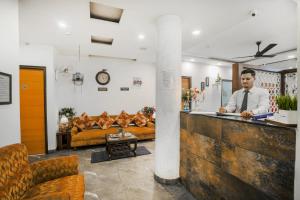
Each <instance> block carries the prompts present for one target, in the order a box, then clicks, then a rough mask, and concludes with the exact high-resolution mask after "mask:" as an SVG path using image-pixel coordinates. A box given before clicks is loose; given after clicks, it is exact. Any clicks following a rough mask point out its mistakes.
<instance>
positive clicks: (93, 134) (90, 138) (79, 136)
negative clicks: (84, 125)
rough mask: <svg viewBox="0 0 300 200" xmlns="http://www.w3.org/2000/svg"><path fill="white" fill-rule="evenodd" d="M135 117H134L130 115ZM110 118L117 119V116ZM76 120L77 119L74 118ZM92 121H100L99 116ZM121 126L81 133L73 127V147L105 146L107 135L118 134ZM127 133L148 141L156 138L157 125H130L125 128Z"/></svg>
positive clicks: (86, 130) (93, 117)
mask: <svg viewBox="0 0 300 200" xmlns="http://www.w3.org/2000/svg"><path fill="white" fill-rule="evenodd" d="M130 116H131V117H133V116H134V115H130ZM110 117H112V118H116V117H117V116H116V115H111V116H110ZM74 120H76V118H74ZM91 120H93V121H98V120H99V116H91ZM118 128H120V127H119V126H117V125H116V124H114V125H113V127H110V128H108V129H100V128H92V129H84V130H82V131H79V130H78V128H76V127H72V129H71V147H73V148H76V147H80V146H88V145H96V144H105V143H106V141H105V135H106V134H111V133H117V132H118ZM124 130H125V131H126V132H130V133H132V134H134V135H135V136H136V137H138V140H148V139H154V138H155V125H154V123H152V122H147V125H146V126H145V127H138V126H135V125H129V127H128V128H124Z"/></svg>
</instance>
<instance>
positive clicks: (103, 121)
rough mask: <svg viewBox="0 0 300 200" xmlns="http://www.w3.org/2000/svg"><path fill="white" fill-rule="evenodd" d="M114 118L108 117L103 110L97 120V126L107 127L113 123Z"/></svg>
mask: <svg viewBox="0 0 300 200" xmlns="http://www.w3.org/2000/svg"><path fill="white" fill-rule="evenodd" d="M114 121H115V120H114V119H113V118H110V117H109V116H108V114H107V112H103V113H102V114H101V115H100V117H99V120H98V122H97V124H98V126H99V128H102V129H108V128H110V127H111V125H112V124H113V123H114Z"/></svg>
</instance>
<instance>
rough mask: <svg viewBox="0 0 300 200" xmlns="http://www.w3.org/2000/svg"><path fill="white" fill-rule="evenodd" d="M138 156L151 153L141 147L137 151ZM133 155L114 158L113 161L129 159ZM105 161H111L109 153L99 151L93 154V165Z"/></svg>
mask: <svg viewBox="0 0 300 200" xmlns="http://www.w3.org/2000/svg"><path fill="white" fill-rule="evenodd" d="M135 152H136V156H142V155H148V154H151V152H150V151H149V150H148V149H147V148H146V147H144V146H139V147H137V149H136V151H135ZM133 156H134V155H133V153H132V152H131V153H130V155H125V156H118V157H117V156H114V157H113V158H112V160H117V159H121V158H128V157H133ZM104 161H110V160H109V158H108V154H107V152H106V151H105V150H104V151H98V152H92V157H91V163H97V162H104Z"/></svg>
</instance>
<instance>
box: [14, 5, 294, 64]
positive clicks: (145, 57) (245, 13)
mask: <svg viewBox="0 0 300 200" xmlns="http://www.w3.org/2000/svg"><path fill="white" fill-rule="evenodd" d="M93 1H94V2H99V3H102V4H105V5H109V6H115V7H118V8H122V9H124V12H123V16H122V18H121V21H120V23H119V24H117V23H112V22H106V21H101V20H96V19H90V15H89V2H90V1H89V0H20V6H19V9H20V40H21V42H23V43H32V44H47V45H54V46H55V47H56V48H57V49H58V51H59V52H60V53H61V54H66V55H77V52H78V45H80V46H81V53H82V55H91V54H92V55H101V56H112V57H121V58H133V59H138V60H139V61H147V62H148V61H149V62H154V61H155V52H156V51H155V46H156V43H155V41H156V20H157V19H158V18H159V16H161V15H164V14H175V15H178V16H180V17H181V19H182V34H183V38H182V41H183V55H184V56H183V59H189V58H194V59H195V60H196V61H200V62H207V63H210V64H216V63H218V61H216V60H213V59H209V58H213V57H216V58H222V59H229V60H234V59H232V58H233V57H238V56H247V55H254V54H255V53H256V51H257V47H256V44H255V42H256V41H258V40H261V41H262V45H261V49H263V48H264V47H265V46H267V45H268V44H269V43H277V44H278V45H277V46H276V47H274V48H273V49H271V50H270V51H269V52H268V53H270V54H271V53H277V52H281V51H286V50H289V49H293V48H296V44H297V43H296V39H297V37H296V35H297V32H296V31H297V27H296V7H297V6H296V3H295V2H294V1H293V0H185V1H183V0H101V1H100V0H93ZM253 9H255V10H257V12H258V14H257V16H256V17H252V16H251V15H250V14H249V12H250V10H253ZM60 21H62V22H64V23H66V24H67V27H66V28H64V29H62V28H60V27H58V22H60ZM195 29H199V30H201V34H200V35H199V36H197V37H196V36H193V35H192V34H191V32H192V31H193V30H195ZM66 33H68V34H69V35H67V34H66ZM141 33H143V34H144V35H145V39H144V40H142V41H140V40H139V39H138V35H139V34H141ZM91 35H99V36H103V37H112V38H114V42H113V45H112V46H108V45H102V44H91V42H90V37H91ZM144 48H146V50H145V49H144ZM290 54H291V53H286V54H282V55H278V56H276V57H274V58H268V59H258V60H256V61H251V62H249V64H263V63H268V62H274V61H278V60H285V59H287V56H288V55H290ZM244 60H247V59H244ZM235 61H243V60H241V59H240V60H238V59H235ZM222 63H224V62H222Z"/></svg>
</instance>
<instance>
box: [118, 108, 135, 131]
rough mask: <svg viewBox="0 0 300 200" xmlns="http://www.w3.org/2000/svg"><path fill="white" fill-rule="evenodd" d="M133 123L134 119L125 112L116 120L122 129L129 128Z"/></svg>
mask: <svg viewBox="0 0 300 200" xmlns="http://www.w3.org/2000/svg"><path fill="white" fill-rule="evenodd" d="M131 121H132V118H131V117H130V115H129V114H128V113H126V112H125V111H122V112H121V113H120V115H119V116H118V117H117V119H116V122H117V124H119V126H121V127H122V128H126V127H128V125H129V124H130V122H131Z"/></svg>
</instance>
